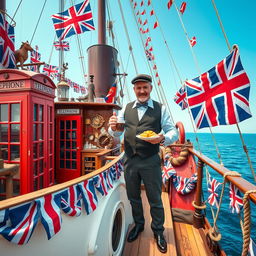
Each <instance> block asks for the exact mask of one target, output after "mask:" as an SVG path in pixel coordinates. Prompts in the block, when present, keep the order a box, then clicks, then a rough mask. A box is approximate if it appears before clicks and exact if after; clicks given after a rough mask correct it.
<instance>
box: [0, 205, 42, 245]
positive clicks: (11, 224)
mask: <svg viewBox="0 0 256 256" xmlns="http://www.w3.org/2000/svg"><path fill="white" fill-rule="evenodd" d="M1 215H2V217H1V219H2V221H3V222H2V223H0V234H1V235H2V236H3V237H4V238H5V239H7V240H8V241H10V242H12V243H15V244H26V243H27V242H28V241H29V239H30V237H31V235H32V233H33V231H34V229H35V227H36V224H37V222H38V219H39V212H38V207H37V204H36V202H35V201H33V202H29V203H24V204H22V205H18V206H14V207H12V208H10V209H7V210H6V211H5V212H2V214H1ZM7 218H8V220H7Z"/></svg>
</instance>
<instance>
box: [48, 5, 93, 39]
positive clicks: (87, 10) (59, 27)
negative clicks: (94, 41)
mask: <svg viewBox="0 0 256 256" xmlns="http://www.w3.org/2000/svg"><path fill="white" fill-rule="evenodd" d="M52 20H53V24H54V28H55V31H56V34H57V37H58V38H59V40H63V39H65V38H67V37H70V36H72V35H74V34H81V33H83V32H85V31H90V30H95V28H94V24H93V19H92V11H91V7H90V3H89V0H86V1H84V2H82V3H80V4H76V5H74V6H72V7H70V8H69V9H67V10H66V11H64V12H61V13H57V14H54V15H52Z"/></svg>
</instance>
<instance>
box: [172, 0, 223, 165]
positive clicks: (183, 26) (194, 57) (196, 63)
mask: <svg viewBox="0 0 256 256" xmlns="http://www.w3.org/2000/svg"><path fill="white" fill-rule="evenodd" d="M174 6H175V9H176V12H177V14H178V17H179V20H180V23H181V26H182V28H183V31H184V34H185V36H186V39H187V42H188V44H189V48H190V51H191V54H192V57H193V59H194V63H195V66H196V68H197V71H198V72H199V75H200V74H201V70H200V68H199V63H198V60H197V58H196V55H195V53H194V50H193V48H192V46H191V44H190V39H189V36H188V33H187V30H186V28H185V25H184V23H183V21H182V17H181V15H180V11H179V9H178V7H177V5H176V3H175V2H174ZM188 108H189V107H188ZM209 130H210V133H211V136H212V140H213V143H214V146H215V149H216V152H217V156H218V158H219V160H220V164H221V165H223V161H222V159H221V154H220V151H219V148H218V146H217V142H216V139H215V136H214V135H213V132H212V129H211V127H209Z"/></svg>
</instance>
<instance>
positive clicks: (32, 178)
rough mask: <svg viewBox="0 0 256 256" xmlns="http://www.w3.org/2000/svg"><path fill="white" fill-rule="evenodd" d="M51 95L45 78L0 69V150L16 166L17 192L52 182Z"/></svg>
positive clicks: (42, 186)
mask: <svg viewBox="0 0 256 256" xmlns="http://www.w3.org/2000/svg"><path fill="white" fill-rule="evenodd" d="M54 97H55V84H54V83H53V82H52V80H51V79H50V78H49V77H47V76H45V75H43V74H38V73H34V72H30V71H20V70H14V69H6V70H0V150H1V151H2V157H3V159H4V162H5V163H16V164H19V165H20V170H19V174H18V175H17V177H16V179H17V180H18V181H19V185H20V194H25V193H28V192H31V191H36V190H38V189H42V188H45V187H48V186H51V185H53V184H54Z"/></svg>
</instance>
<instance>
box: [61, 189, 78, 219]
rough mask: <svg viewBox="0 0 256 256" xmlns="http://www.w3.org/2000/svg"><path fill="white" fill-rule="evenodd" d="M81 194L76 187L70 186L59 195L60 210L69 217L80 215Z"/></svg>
mask: <svg viewBox="0 0 256 256" xmlns="http://www.w3.org/2000/svg"><path fill="white" fill-rule="evenodd" d="M81 199H82V194H81V191H80V190H79V189H78V186H77V185H74V186H70V187H68V188H67V189H65V190H64V191H63V192H62V193H61V208H62V210H63V211H64V212H65V213H66V214H68V215H69V216H76V217H78V216H80V215H81V210H82V207H81Z"/></svg>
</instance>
